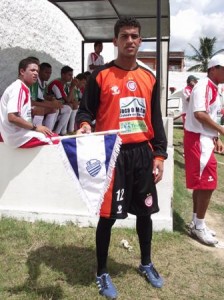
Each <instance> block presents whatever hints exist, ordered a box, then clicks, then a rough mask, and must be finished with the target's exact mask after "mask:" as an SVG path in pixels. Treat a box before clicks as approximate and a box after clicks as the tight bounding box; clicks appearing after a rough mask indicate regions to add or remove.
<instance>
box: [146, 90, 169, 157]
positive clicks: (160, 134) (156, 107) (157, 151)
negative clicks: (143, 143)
mask: <svg viewBox="0 0 224 300" xmlns="http://www.w3.org/2000/svg"><path fill="white" fill-rule="evenodd" d="M151 115H152V117H151V122H152V127H153V131H154V138H152V140H151V141H150V143H151V145H152V147H153V155H154V156H162V157H164V158H167V156H168V155H167V153H166V150H167V139H166V134H165V130H164V126H163V119H162V113H161V107H160V99H158V97H157V85H156V84H155V85H154V88H153V92H152V102H151Z"/></svg>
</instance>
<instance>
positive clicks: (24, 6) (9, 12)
mask: <svg viewBox="0 0 224 300" xmlns="http://www.w3.org/2000/svg"><path fill="white" fill-rule="evenodd" d="M0 20H1V21H0V70H1V72H0V95H2V93H3V91H4V90H5V88H6V87H7V86H8V85H9V84H10V83H11V82H12V81H14V80H15V79H16V77H17V74H18V71H17V69H18V63H19V61H20V60H21V59H23V58H25V57H27V56H36V57H38V58H39V59H40V61H41V62H44V61H46V62H49V63H50V64H52V67H53V74H52V77H51V78H52V79H53V78H55V77H58V76H59V75H60V69H61V67H62V66H63V65H70V66H71V67H72V68H73V69H74V74H77V73H79V72H80V71H81V40H82V38H81V36H80V34H79V32H78V30H77V29H76V27H75V26H74V25H73V23H72V22H71V21H70V20H69V19H68V18H67V17H66V16H65V15H64V14H63V13H62V12H61V11H60V10H59V9H58V8H56V7H55V6H54V5H53V4H51V3H50V2H48V1H46V0H38V1H37V0H4V1H0Z"/></svg>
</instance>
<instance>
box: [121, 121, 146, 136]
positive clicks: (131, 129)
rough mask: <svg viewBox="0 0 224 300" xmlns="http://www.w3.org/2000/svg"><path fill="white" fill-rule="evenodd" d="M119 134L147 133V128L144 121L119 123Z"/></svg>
mask: <svg viewBox="0 0 224 300" xmlns="http://www.w3.org/2000/svg"><path fill="white" fill-rule="evenodd" d="M120 129H121V134H130V133H138V132H147V131H148V127H147V126H146V123H145V121H144V120H133V121H126V122H120Z"/></svg>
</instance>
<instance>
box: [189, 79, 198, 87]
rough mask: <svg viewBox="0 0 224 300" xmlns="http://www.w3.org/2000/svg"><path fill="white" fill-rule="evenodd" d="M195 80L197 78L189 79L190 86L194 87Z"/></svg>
mask: <svg viewBox="0 0 224 300" xmlns="http://www.w3.org/2000/svg"><path fill="white" fill-rule="evenodd" d="M197 82H198V81H197V80H191V81H190V86H192V87H194V86H195V84H196V83H197Z"/></svg>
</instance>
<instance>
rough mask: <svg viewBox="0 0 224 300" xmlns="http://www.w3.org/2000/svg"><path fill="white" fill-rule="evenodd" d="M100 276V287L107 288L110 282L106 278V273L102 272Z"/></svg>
mask: <svg viewBox="0 0 224 300" xmlns="http://www.w3.org/2000/svg"><path fill="white" fill-rule="evenodd" d="M100 278H101V286H102V288H104V289H107V288H108V287H109V285H110V282H109V280H108V274H103V275H102V276H101V277H100Z"/></svg>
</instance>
